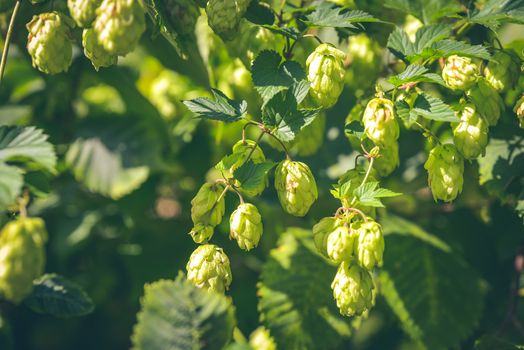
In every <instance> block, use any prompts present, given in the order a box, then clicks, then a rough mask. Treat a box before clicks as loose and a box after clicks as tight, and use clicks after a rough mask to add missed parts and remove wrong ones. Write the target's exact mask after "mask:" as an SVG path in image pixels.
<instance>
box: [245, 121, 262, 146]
mask: <svg viewBox="0 0 524 350" xmlns="http://www.w3.org/2000/svg"><path fill="white" fill-rule="evenodd" d="M251 125H255V126H258V127H260V125H261V124H260V123H257V122H254V121H252V120H250V121H248V122H247V123H246V124H245V125H244V126H243V127H242V142H245V141H246V130H247V128H248V127H249V126H251Z"/></svg>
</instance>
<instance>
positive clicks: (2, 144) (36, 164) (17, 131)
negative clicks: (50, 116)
mask: <svg viewBox="0 0 524 350" xmlns="http://www.w3.org/2000/svg"><path fill="white" fill-rule="evenodd" d="M0 161H3V162H8V161H17V162H23V163H26V165H27V166H28V167H29V168H31V169H45V170H47V171H49V172H54V171H55V165H56V155H55V151H54V149H53V145H51V144H50V143H49V142H48V141H47V135H46V134H44V133H43V131H42V130H40V129H37V128H35V127H32V126H29V127H16V126H0Z"/></svg>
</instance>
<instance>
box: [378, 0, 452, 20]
mask: <svg viewBox="0 0 524 350" xmlns="http://www.w3.org/2000/svg"><path fill="white" fill-rule="evenodd" d="M384 6H386V7H389V8H393V9H397V10H400V11H402V12H404V13H406V14H410V15H413V16H415V17H417V18H418V19H420V20H421V21H422V22H424V23H431V22H434V21H435V20H437V19H439V18H441V17H448V16H453V15H455V14H457V13H458V12H460V11H461V10H462V8H461V6H460V3H458V2H457V1H455V0H386V1H385V3H384Z"/></svg>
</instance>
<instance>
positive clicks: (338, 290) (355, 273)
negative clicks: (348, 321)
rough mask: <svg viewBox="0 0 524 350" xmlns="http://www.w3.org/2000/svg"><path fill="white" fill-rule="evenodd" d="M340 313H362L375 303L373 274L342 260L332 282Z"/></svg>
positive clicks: (352, 314) (347, 314)
mask: <svg viewBox="0 0 524 350" xmlns="http://www.w3.org/2000/svg"><path fill="white" fill-rule="evenodd" d="M331 289H333V296H334V298H335V301H336V302H337V306H338V308H339V310H340V313H341V314H342V315H345V316H354V315H362V314H363V313H364V312H366V311H368V310H369V309H370V308H372V307H373V305H375V284H374V283H373V278H372V277H371V274H370V273H369V272H368V271H367V270H366V269H363V268H362V267H360V266H358V265H355V264H350V263H348V262H346V261H344V262H342V264H340V266H339V267H338V270H337V274H336V275H335V279H334V280H333V282H332V283H331Z"/></svg>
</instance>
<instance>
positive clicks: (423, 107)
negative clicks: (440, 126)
mask: <svg viewBox="0 0 524 350" xmlns="http://www.w3.org/2000/svg"><path fill="white" fill-rule="evenodd" d="M410 113H414V114H415V115H420V116H421V117H423V118H426V119H431V120H438V121H443V122H449V123H455V122H459V121H460V119H459V118H458V117H457V116H456V115H455V112H453V110H452V109H451V107H450V106H448V105H447V104H445V103H444V102H442V100H441V99H439V98H437V97H433V96H431V95H428V94H425V93H423V94H420V95H418V96H417V99H416V100H415V104H414V106H413V109H411V111H410Z"/></svg>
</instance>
